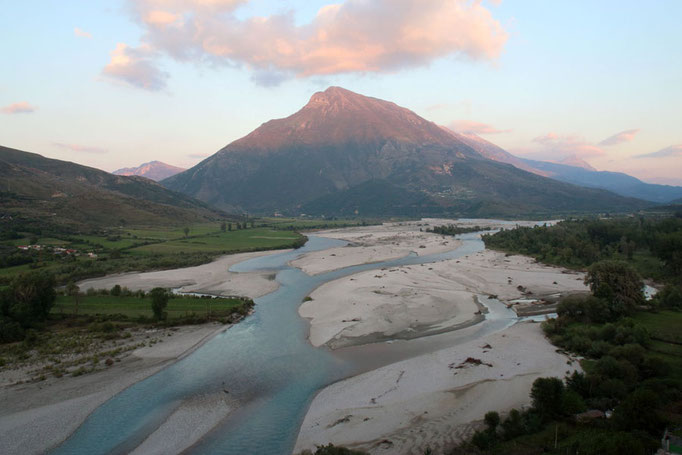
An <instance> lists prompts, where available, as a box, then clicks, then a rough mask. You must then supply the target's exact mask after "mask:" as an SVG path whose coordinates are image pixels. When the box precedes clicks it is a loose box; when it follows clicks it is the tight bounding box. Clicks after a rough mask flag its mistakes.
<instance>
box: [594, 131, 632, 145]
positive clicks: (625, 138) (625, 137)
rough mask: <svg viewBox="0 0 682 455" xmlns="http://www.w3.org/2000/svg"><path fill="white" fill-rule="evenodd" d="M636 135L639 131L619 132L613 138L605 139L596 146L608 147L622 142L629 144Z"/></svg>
mask: <svg viewBox="0 0 682 455" xmlns="http://www.w3.org/2000/svg"><path fill="white" fill-rule="evenodd" d="M637 133H639V129H633V130H625V131H621V132H620V133H617V134H614V135H613V136H610V137H607V138H606V139H604V140H603V141H601V142H600V143H599V144H598V145H601V146H607V147H608V146H610V145H618V144H622V143H623V142H631V141H632V140H633V139H634V138H635V136H636V135H637Z"/></svg>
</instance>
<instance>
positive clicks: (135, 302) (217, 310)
mask: <svg viewBox="0 0 682 455" xmlns="http://www.w3.org/2000/svg"><path fill="white" fill-rule="evenodd" d="M243 304H244V301H243V300H241V299H225V298H199V297H188V296H175V297H172V298H171V299H170V300H169V301H168V306H167V307H166V309H165V311H166V313H168V320H169V321H173V320H176V319H182V318H186V317H188V316H190V315H192V314H194V315H201V316H205V315H208V314H209V313H210V314H211V315H212V316H218V315H224V314H230V313H232V312H233V311H235V310H238V309H239V308H241V306H242V305H243ZM75 308H76V303H75V300H74V298H73V297H70V296H64V295H60V296H57V301H56V302H55V304H54V306H53V307H52V314H55V315H59V314H62V315H72V314H74V312H75ZM78 314H79V315H81V316H98V315H102V316H121V317H122V318H124V319H139V318H152V317H153V312H152V309H151V300H150V298H149V297H138V296H111V295H81V296H79V302H78Z"/></svg>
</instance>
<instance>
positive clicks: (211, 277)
mask: <svg viewBox="0 0 682 455" xmlns="http://www.w3.org/2000/svg"><path fill="white" fill-rule="evenodd" d="M287 251H291V250H277V251H258V252H253V253H240V254H233V255H228V256H221V257H220V258H218V259H216V260H215V261H213V262H210V263H208V264H203V265H199V266H196V267H186V268H182V269H173V270H159V271H155V272H144V273H124V274H117V275H107V276H105V277H101V278H93V279H89V280H84V281H81V282H79V283H77V284H78V286H79V287H80V288H81V290H83V291H85V290H87V289H89V288H94V289H111V288H112V287H114V286H115V285H117V284H118V285H120V286H121V287H127V288H128V289H130V290H132V291H137V290H143V291H149V290H151V289H153V288H155V287H162V288H173V289H177V291H178V292H199V293H204V294H211V295H217V296H234V295H238V296H244V297H250V298H252V299H255V298H257V297H261V296H263V295H266V294H270V293H271V292H274V291H276V290H277V288H279V284H278V283H277V281H276V280H275V274H274V273H267V272H262V273H260V272H259V273H235V272H230V271H229V269H230V267H232V266H233V265H234V264H238V263H240V262H244V261H247V260H249V259H253V258H257V257H261V256H266V255H269V254H273V253H284V252H287Z"/></svg>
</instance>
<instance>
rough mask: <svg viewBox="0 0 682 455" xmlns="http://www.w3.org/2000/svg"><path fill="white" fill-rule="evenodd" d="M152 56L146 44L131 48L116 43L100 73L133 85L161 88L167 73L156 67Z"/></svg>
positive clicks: (146, 88)
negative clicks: (109, 58)
mask: <svg viewBox="0 0 682 455" xmlns="http://www.w3.org/2000/svg"><path fill="white" fill-rule="evenodd" d="M153 57H154V52H153V51H152V50H151V49H150V48H149V47H148V46H140V47H138V48H132V47H130V46H128V45H127V44H125V43H118V44H117V45H116V49H114V50H113V51H111V60H110V61H109V63H108V64H107V65H106V66H105V67H104V69H102V74H103V75H104V76H106V77H108V78H110V79H114V80H117V81H122V82H124V83H126V84H128V85H131V86H133V87H137V88H142V89H145V90H151V91H156V90H161V89H162V88H164V87H165V86H166V79H167V78H168V74H167V73H165V72H163V71H161V70H160V69H158V68H157V67H156V62H155V61H154V60H153Z"/></svg>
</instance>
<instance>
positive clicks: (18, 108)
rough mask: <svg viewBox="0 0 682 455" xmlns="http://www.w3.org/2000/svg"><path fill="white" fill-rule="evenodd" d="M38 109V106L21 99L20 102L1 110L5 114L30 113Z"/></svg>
mask: <svg viewBox="0 0 682 455" xmlns="http://www.w3.org/2000/svg"><path fill="white" fill-rule="evenodd" d="M37 109H38V106H32V105H31V104H29V103H27V102H26V101H19V102H18V103H13V104H10V105H9V106H5V107H3V108H2V109H0V111H2V113H3V114H30V113H32V112H35V111H36V110H37Z"/></svg>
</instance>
